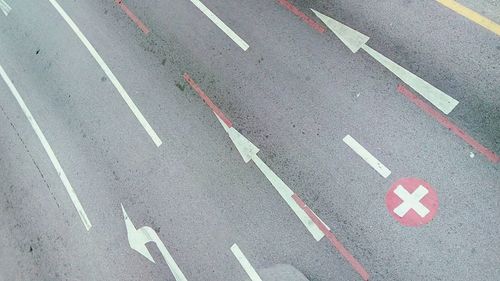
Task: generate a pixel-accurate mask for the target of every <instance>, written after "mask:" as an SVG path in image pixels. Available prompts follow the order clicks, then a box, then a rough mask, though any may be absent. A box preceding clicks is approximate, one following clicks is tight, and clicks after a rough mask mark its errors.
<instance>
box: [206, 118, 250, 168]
mask: <svg viewBox="0 0 500 281" xmlns="http://www.w3.org/2000/svg"><path fill="white" fill-rule="evenodd" d="M215 116H217V119H218V120H219V122H220V123H221V124H222V127H224V130H226V132H227V133H228V134H229V137H230V138H231V140H232V141H233V143H234V145H235V146H236V149H238V151H239V152H240V154H241V157H243V161H245V163H248V162H249V161H250V160H252V158H253V157H254V156H255V155H256V154H257V153H258V152H259V148H258V147H256V146H255V145H254V144H253V143H251V142H250V141H249V140H248V139H247V138H245V137H244V136H243V135H242V134H240V132H238V131H236V129H234V128H233V127H231V128H229V127H228V126H227V125H226V123H225V122H224V121H223V120H222V119H220V118H219V116H218V115H217V114H215Z"/></svg>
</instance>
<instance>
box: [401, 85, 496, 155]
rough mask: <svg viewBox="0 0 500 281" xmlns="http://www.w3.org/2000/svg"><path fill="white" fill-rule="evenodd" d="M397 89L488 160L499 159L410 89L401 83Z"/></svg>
mask: <svg viewBox="0 0 500 281" xmlns="http://www.w3.org/2000/svg"><path fill="white" fill-rule="evenodd" d="M397 90H398V92H399V93H401V94H402V95H404V96H405V97H407V98H409V99H410V101H412V102H413V103H414V104H416V105H417V106H418V107H420V109H422V110H423V111H425V113H427V114H429V115H430V116H431V117H433V118H434V119H436V120H437V121H438V122H439V123H440V124H441V125H443V126H444V127H445V128H447V129H448V130H450V131H452V132H453V133H454V134H455V135H457V136H459V137H460V138H461V139H463V140H464V141H465V142H466V143H468V144H469V145H471V146H472V147H473V148H474V149H476V150H477V151H479V152H480V153H481V154H483V155H484V156H485V157H486V158H488V160H490V161H491V162H493V163H498V161H500V157H498V155H496V154H495V153H494V152H493V151H491V150H489V149H488V148H486V147H484V146H483V145H482V144H480V143H479V142H478V141H476V140H475V139H473V138H472V137H471V136H470V135H468V134H467V133H465V132H464V131H463V130H461V129H460V128H458V127H457V126H456V125H455V124H453V123H452V122H451V121H450V120H449V119H448V118H446V116H444V115H443V114H441V113H439V112H438V111H436V110H435V109H434V108H432V107H431V106H430V105H428V104H427V103H426V102H424V101H423V100H421V99H420V98H418V97H417V96H416V95H415V94H413V93H412V92H411V91H410V90H408V89H407V88H406V87H405V86H403V85H401V84H400V85H398V87H397Z"/></svg>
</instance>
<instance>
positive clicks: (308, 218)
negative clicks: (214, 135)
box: [185, 76, 369, 280]
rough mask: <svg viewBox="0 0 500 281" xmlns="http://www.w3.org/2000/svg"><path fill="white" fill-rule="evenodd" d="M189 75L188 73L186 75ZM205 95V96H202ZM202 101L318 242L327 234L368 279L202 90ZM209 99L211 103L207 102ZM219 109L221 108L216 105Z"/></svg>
mask: <svg viewBox="0 0 500 281" xmlns="http://www.w3.org/2000/svg"><path fill="white" fill-rule="evenodd" d="M186 77H189V76H185V79H186ZM190 80H191V81H192V83H189V84H190V85H191V86H192V87H193V88H194V89H199V86H198V84H196V82H194V81H193V80H192V79H190ZM195 91H196V92H203V91H201V89H200V90H195ZM203 97H205V98H203ZM203 97H202V98H203V100H204V101H205V102H206V103H207V104H208V105H209V106H210V105H212V106H210V108H211V109H212V112H213V113H214V115H215V116H216V117H217V119H218V120H219V122H220V124H221V125H222V127H223V128H224V130H225V131H226V132H227V133H228V135H229V137H230V138H231V140H232V141H233V143H234V145H235V146H236V148H237V149H238V151H239V152H240V154H241V156H242V158H243V160H244V161H245V163H248V162H249V161H250V160H252V161H253V162H254V163H255V165H256V166H257V167H258V168H259V169H260V171H261V172H262V173H263V174H264V175H265V176H266V178H267V179H268V180H269V181H270V182H271V184H272V185H273V187H274V188H275V189H276V191H277V192H278V193H279V194H280V195H281V197H282V198H283V200H285V202H286V203H287V204H288V206H289V207H290V208H291V209H292V211H293V212H294V213H295V214H296V215H297V217H298V218H299V219H300V221H301V222H302V224H304V226H305V227H306V228H307V230H308V231H309V232H310V233H311V235H312V236H313V237H314V239H315V240H316V241H320V240H321V238H323V237H324V236H327V238H328V239H329V240H330V242H331V243H332V245H333V246H334V247H335V248H336V249H337V250H338V251H339V252H340V254H341V255H342V256H343V257H344V258H345V259H346V260H347V261H348V262H349V263H350V264H351V266H352V267H353V268H354V270H356V272H358V273H359V274H360V275H361V277H362V278H363V280H368V277H369V275H368V273H367V272H366V270H365V269H364V268H363V266H362V265H361V264H360V263H359V262H358V261H357V260H356V259H355V258H354V257H353V256H352V255H351V254H350V253H349V251H347V250H346V249H345V247H344V246H343V245H342V243H340V242H339V241H338V240H337V238H336V237H335V235H333V233H331V232H330V228H329V227H328V226H327V225H326V224H325V223H324V222H323V221H322V220H321V219H320V218H319V217H318V216H317V215H316V214H315V213H314V212H313V211H312V210H311V209H309V207H307V205H305V204H304V202H303V201H302V200H301V199H300V198H299V197H298V195H297V194H296V193H294V192H293V191H292V190H291V189H290V188H289V187H288V186H287V185H286V184H285V183H284V182H283V181H282V180H281V179H280V178H279V177H278V176H277V175H276V174H275V173H274V172H273V171H272V170H271V169H270V168H269V166H267V165H266V163H264V161H262V160H261V159H260V158H259V156H257V153H258V152H259V149H258V148H257V147H256V146H255V145H254V144H253V143H251V142H250V141H249V140H248V139H246V138H245V137H244V136H243V135H241V134H240V133H239V132H238V131H237V130H236V129H234V128H233V127H229V126H228V125H227V124H226V122H224V120H222V118H221V117H220V116H218V115H217V113H216V112H215V110H214V108H217V107H216V106H215V105H213V103H212V102H211V101H210V99H209V98H208V97H207V96H206V95H205V94H204V93H203ZM208 101H210V102H208ZM217 109H218V108H217Z"/></svg>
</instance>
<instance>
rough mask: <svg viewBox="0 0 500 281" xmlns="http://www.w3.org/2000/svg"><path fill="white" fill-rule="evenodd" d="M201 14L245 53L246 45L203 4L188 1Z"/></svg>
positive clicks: (197, 1)
mask: <svg viewBox="0 0 500 281" xmlns="http://www.w3.org/2000/svg"><path fill="white" fill-rule="evenodd" d="M190 1H191V2H192V3H193V4H194V5H195V6H196V7H198V9H200V11H201V12H202V13H204V14H205V15H206V16H207V17H208V18H209V19H210V20H211V21H212V22H213V23H215V25H217V26H218V27H219V28H220V29H222V31H224V33H226V35H227V36H229V38H231V39H233V41H234V42H235V43H236V44H238V46H240V48H242V49H243V51H246V50H247V49H248V47H249V46H248V44H247V43H246V42H245V41H243V39H241V38H240V37H239V36H238V34H236V33H234V31H233V30H232V29H231V28H229V27H228V26H227V25H226V24H225V23H224V22H222V21H221V20H220V19H219V17H217V16H216V15H215V14H214V13H212V11H210V10H209V9H208V8H207V7H206V6H205V5H204V4H203V3H201V2H200V1H199V0H190Z"/></svg>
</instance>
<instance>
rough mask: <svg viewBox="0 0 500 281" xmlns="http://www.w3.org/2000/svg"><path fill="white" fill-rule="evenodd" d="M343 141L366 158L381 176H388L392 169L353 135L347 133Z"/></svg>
mask: <svg viewBox="0 0 500 281" xmlns="http://www.w3.org/2000/svg"><path fill="white" fill-rule="evenodd" d="M343 141H344V142H345V143H346V144H347V145H348V146H349V147H350V148H352V150H354V152H356V154H358V155H359V156H360V157H361V158H363V160H365V161H366V162H367V163H368V165H370V166H372V168H373V169H375V171H377V172H378V173H379V174H380V175H381V176H383V177H384V178H387V177H388V176H389V175H390V174H391V171H390V170H389V169H387V167H386V166H384V164H382V163H381V162H380V161H378V160H377V158H375V157H374V156H373V155H372V154H371V153H370V152H368V150H366V149H365V148H364V147H363V146H362V145H361V144H359V143H358V142H357V141H356V140H355V139H354V138H353V137H351V136H350V135H347V136H345V137H344V139H343Z"/></svg>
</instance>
